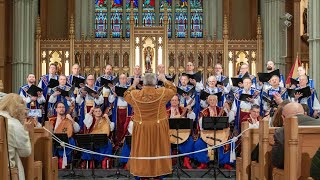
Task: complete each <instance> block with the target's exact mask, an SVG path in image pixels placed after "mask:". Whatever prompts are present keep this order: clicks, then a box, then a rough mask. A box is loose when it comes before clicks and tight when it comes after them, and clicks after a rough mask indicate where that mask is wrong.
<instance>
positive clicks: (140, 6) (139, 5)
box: [138, 0, 143, 27]
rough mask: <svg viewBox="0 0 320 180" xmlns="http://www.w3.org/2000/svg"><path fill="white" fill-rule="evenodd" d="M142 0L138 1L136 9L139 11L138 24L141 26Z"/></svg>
mask: <svg viewBox="0 0 320 180" xmlns="http://www.w3.org/2000/svg"><path fill="white" fill-rule="evenodd" d="M142 5H143V1H142V0H139V3H138V11H139V14H138V21H139V22H138V25H139V26H140V27H141V26H142V18H143V16H142V12H143V6H142Z"/></svg>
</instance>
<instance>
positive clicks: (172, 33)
mask: <svg viewBox="0 0 320 180" xmlns="http://www.w3.org/2000/svg"><path fill="white" fill-rule="evenodd" d="M171 12H172V14H171V31H172V32H171V37H172V38H176V26H175V22H176V21H175V19H176V0H172V2H171Z"/></svg>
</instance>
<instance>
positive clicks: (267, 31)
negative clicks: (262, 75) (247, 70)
mask: <svg viewBox="0 0 320 180" xmlns="http://www.w3.org/2000/svg"><path fill="white" fill-rule="evenodd" d="M261 5H262V7H261V9H262V11H263V12H262V13H261V14H262V16H263V18H262V19H263V39H264V58H263V67H264V70H266V69H265V68H266V66H265V64H266V62H267V61H268V60H273V61H274V62H275V65H276V67H277V68H279V69H280V72H281V73H282V74H286V72H285V59H286V52H285V51H286V48H285V42H286V38H285V32H286V29H285V27H284V23H283V21H284V20H283V19H281V17H282V16H283V15H284V13H285V0H264V1H263V3H262V4H261Z"/></svg>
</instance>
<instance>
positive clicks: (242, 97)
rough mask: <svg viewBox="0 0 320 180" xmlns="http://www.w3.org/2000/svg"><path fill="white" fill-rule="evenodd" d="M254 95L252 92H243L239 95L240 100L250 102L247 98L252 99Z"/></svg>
mask: <svg viewBox="0 0 320 180" xmlns="http://www.w3.org/2000/svg"><path fill="white" fill-rule="evenodd" d="M252 97H253V95H250V94H241V95H240V97H239V100H240V101H246V102H249V101H248V100H247V98H251V99H252Z"/></svg>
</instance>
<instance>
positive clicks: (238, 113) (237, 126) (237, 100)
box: [234, 89, 256, 132]
mask: <svg viewBox="0 0 320 180" xmlns="http://www.w3.org/2000/svg"><path fill="white" fill-rule="evenodd" d="M255 91H256V90H255V89H250V93H249V94H250V95H253V94H254V92H255ZM242 92H243V89H240V90H239V91H238V92H237V93H236V94H237V95H238V98H234V101H235V103H236V106H237V112H236V117H235V119H234V121H235V128H236V129H237V130H238V132H241V131H240V128H241V124H240V122H241V119H240V103H241V101H240V100H239V98H240V96H241V94H242Z"/></svg>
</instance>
